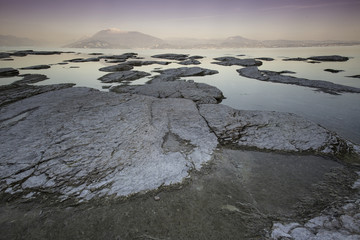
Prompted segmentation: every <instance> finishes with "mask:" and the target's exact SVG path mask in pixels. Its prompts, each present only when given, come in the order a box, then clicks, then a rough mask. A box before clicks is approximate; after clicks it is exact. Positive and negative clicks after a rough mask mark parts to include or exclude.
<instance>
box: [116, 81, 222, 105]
mask: <svg viewBox="0 0 360 240" xmlns="http://www.w3.org/2000/svg"><path fill="white" fill-rule="evenodd" d="M110 91H112V92H117V93H132V94H141V95H147V96H153V97H157V98H185V99H190V100H192V101H194V102H195V103H197V104H202V103H213V104H216V103H219V102H221V100H222V99H223V98H224V96H223V94H222V92H221V91H220V90H219V89H217V88H216V87H213V86H210V85H208V84H205V83H195V82H194V81H191V80H189V81H181V80H178V81H173V82H157V83H152V84H145V85H131V86H116V87H112V88H111V89H110Z"/></svg>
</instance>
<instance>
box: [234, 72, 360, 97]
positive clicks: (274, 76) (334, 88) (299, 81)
mask: <svg viewBox="0 0 360 240" xmlns="http://www.w3.org/2000/svg"><path fill="white" fill-rule="evenodd" d="M236 71H237V72H238V73H239V74H240V75H241V76H244V77H248V78H254V79H257V80H261V81H269V82H276V83H284V84H293V85H299V86H304V87H311V88H316V89H318V90H319V91H323V92H326V93H330V94H340V93H342V92H350V93H360V89H359V88H355V87H349V86H345V85H341V84H335V83H332V82H328V81H323V80H309V79H305V78H297V77H292V76H286V75H281V74H280V73H279V72H274V71H266V70H259V69H258V68H257V67H247V68H241V69H238V70H236Z"/></svg>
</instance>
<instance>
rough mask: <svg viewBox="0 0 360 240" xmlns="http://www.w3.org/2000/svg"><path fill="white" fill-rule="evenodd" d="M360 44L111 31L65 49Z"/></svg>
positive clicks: (351, 43)
mask: <svg viewBox="0 0 360 240" xmlns="http://www.w3.org/2000/svg"><path fill="white" fill-rule="evenodd" d="M359 44H360V42H359V41H310V40H309V41H302V40H298V41H294V40H265V41H259V40H254V39H249V38H244V37H242V36H232V37H229V38H225V39H224V38H222V39H220V38H219V39H196V38H173V39H166V40H162V39H160V38H157V37H153V36H150V35H147V34H144V33H141V32H135V31H121V30H119V29H116V28H110V29H106V30H102V31H99V32H97V33H95V34H94V35H93V36H92V37H88V38H85V39H81V40H79V41H77V42H74V43H71V44H69V45H67V46H65V47H70V48H118V49H129V48H157V49H191V48H196V49H208V48H218V49H220V48H275V47H323V46H351V45H359Z"/></svg>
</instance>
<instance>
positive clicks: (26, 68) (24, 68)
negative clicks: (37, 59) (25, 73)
mask: <svg viewBox="0 0 360 240" xmlns="http://www.w3.org/2000/svg"><path fill="white" fill-rule="evenodd" d="M50 67H51V66H50V65H35V66H30V67H23V68H20V69H23V70H40V69H48V68H50Z"/></svg>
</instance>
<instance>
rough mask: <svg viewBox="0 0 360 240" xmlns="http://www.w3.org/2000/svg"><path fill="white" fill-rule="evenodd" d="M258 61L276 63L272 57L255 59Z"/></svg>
mask: <svg viewBox="0 0 360 240" xmlns="http://www.w3.org/2000/svg"><path fill="white" fill-rule="evenodd" d="M255 59H257V60H263V61H268V62H271V61H274V59H273V58H271V57H259V58H255Z"/></svg>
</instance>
